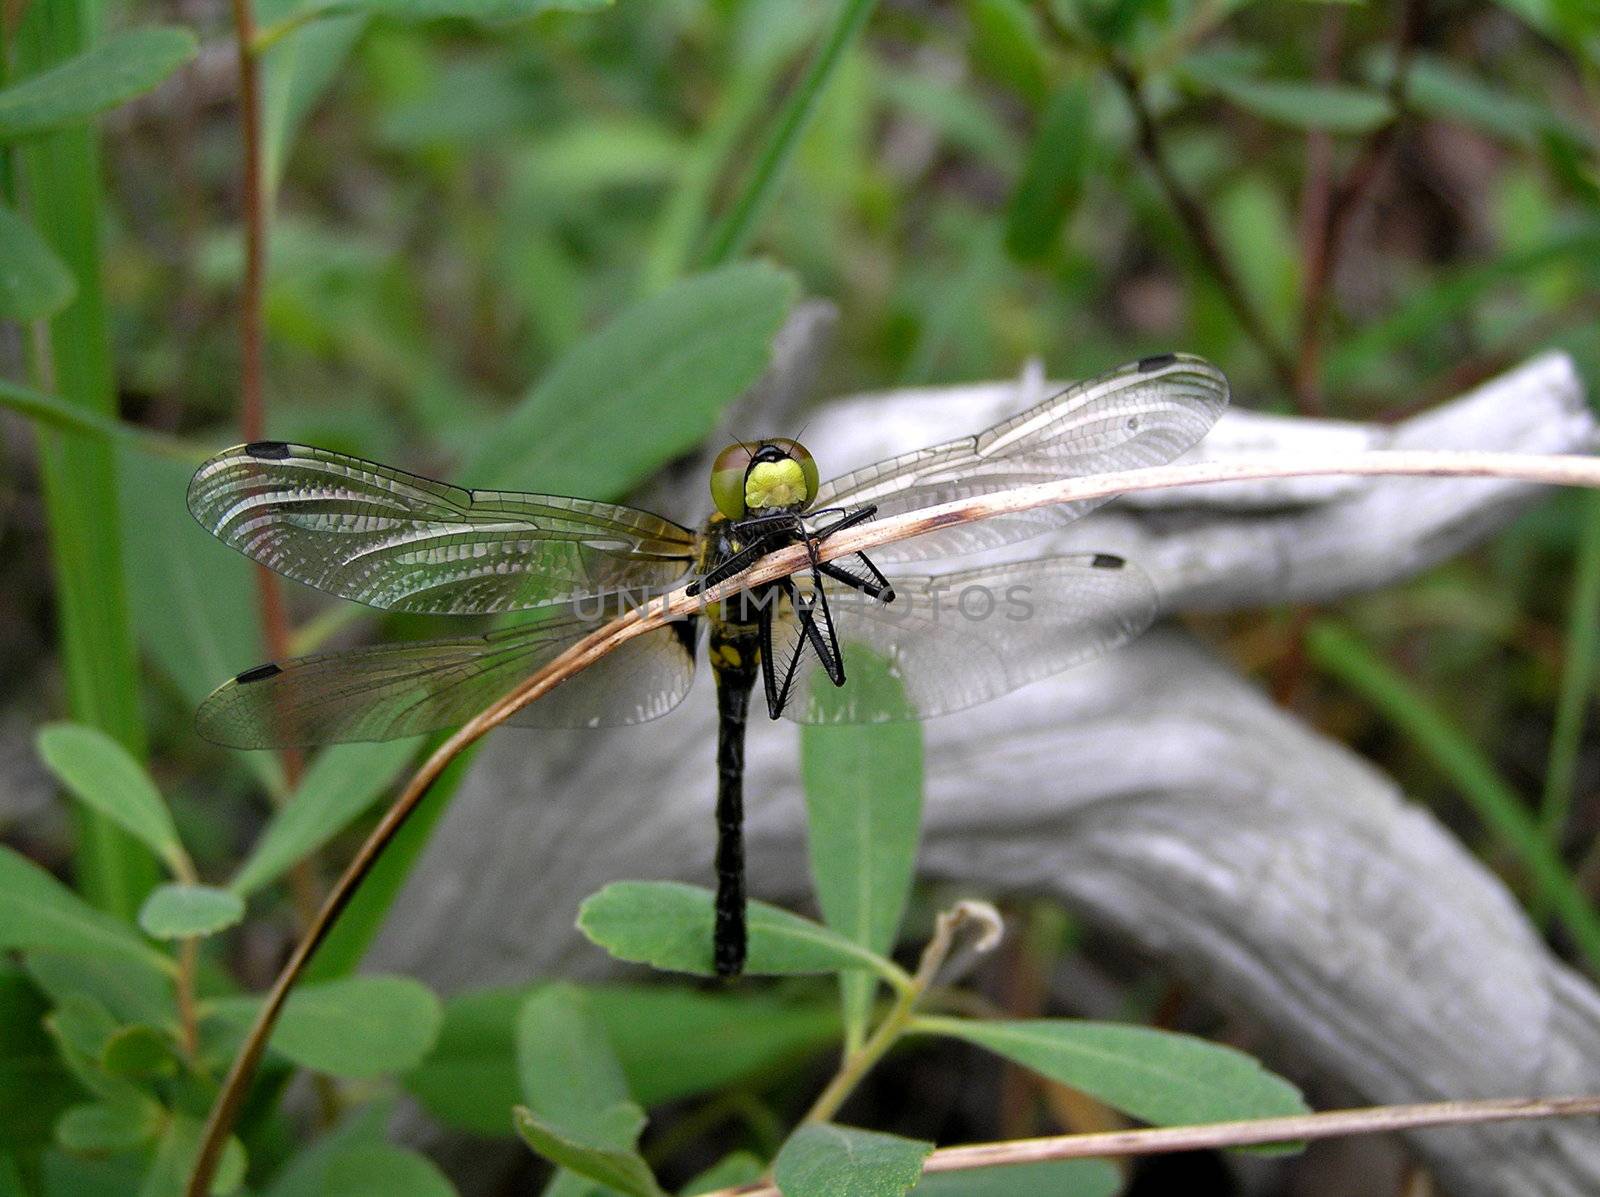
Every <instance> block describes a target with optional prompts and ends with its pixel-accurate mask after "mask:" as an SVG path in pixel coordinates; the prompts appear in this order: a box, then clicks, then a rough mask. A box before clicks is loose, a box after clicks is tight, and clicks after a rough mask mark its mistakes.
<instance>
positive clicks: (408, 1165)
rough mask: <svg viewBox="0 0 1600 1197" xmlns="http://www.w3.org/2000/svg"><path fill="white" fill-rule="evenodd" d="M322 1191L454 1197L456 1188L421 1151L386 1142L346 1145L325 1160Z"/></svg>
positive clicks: (348, 1195)
mask: <svg viewBox="0 0 1600 1197" xmlns="http://www.w3.org/2000/svg"><path fill="white" fill-rule="evenodd" d="M324 1183H325V1185H326V1186H327V1187H326V1188H325V1190H324V1192H327V1193H329V1194H333V1193H337V1194H338V1195H339V1197H455V1192H456V1188H455V1186H454V1185H453V1184H451V1183H450V1181H449V1180H448V1179H447V1178H446V1177H445V1175H444V1173H443V1172H440V1171H439V1168H438V1166H437V1165H436V1164H434V1162H433V1161H432V1160H430V1159H428V1158H427V1157H426V1156H424V1155H419V1154H417V1153H416V1152H414V1151H407V1150H406V1149H405V1148H403V1147H395V1146H392V1145H391V1144H388V1143H364V1144H360V1145H357V1146H355V1147H349V1148H346V1149H345V1150H344V1151H341V1152H339V1153H338V1154H337V1155H335V1156H334V1157H333V1158H332V1159H331V1160H329V1161H328V1171H327V1178H326V1180H325V1181H324Z"/></svg>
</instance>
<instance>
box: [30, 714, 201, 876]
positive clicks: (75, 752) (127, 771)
mask: <svg viewBox="0 0 1600 1197" xmlns="http://www.w3.org/2000/svg"><path fill="white" fill-rule="evenodd" d="M38 745H39V755H40V756H41V757H43V758H44V763H45V764H46V765H48V766H49V767H50V771H51V772H52V773H54V774H55V775H56V777H57V778H59V779H60V781H61V784H62V785H64V786H66V787H67V789H68V790H70V791H71V792H72V794H73V796H74V797H75V798H77V799H78V801H79V802H82V803H83V804H84V805H85V806H89V807H93V808H94V809H95V810H97V811H99V812H100V813H101V814H103V815H105V816H106V818H108V819H110V820H112V821H113V822H115V823H116V824H117V825H118V826H120V827H122V828H123V829H124V830H125V831H127V832H128V833H129V834H130V835H134V836H136V837H138V838H139V839H140V840H142V841H143V842H144V843H146V844H148V845H149V846H150V848H151V849H152V850H153V851H154V852H155V853H156V855H157V856H159V857H161V858H162V860H164V861H165V862H166V863H167V867H168V868H170V869H172V871H173V872H175V873H177V874H178V875H180V876H181V875H183V874H185V873H186V872H188V871H189V858H188V855H187V854H186V853H185V852H184V850H183V845H182V843H181V842H180V841H179V840H178V829H177V828H176V827H174V826H173V824H172V816H171V815H170V814H169V813H168V812H167V804H166V802H165V801H163V800H162V797H161V792H160V791H159V790H157V789H156V785H155V782H153V781H151V780H150V775H149V774H148V773H146V772H145V770H144V766H142V765H141V764H139V762H138V761H136V760H134V759H133V756H132V754H131V753H129V752H128V750H127V749H126V748H124V747H123V746H122V745H121V744H118V743H117V742H116V741H115V740H113V739H112V738H111V737H110V736H108V735H106V734H105V732H103V731H100V730H99V729H98V728H93V727H85V726H84V725H83V724H81V723H52V724H50V725H49V726H48V727H45V728H43V729H42V730H41V731H40V732H39V738H38Z"/></svg>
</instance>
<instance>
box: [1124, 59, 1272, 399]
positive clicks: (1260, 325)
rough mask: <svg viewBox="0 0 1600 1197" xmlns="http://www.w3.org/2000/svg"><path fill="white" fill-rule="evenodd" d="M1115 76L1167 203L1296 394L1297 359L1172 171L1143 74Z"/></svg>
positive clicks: (1226, 297)
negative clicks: (1141, 81)
mask: <svg viewBox="0 0 1600 1197" xmlns="http://www.w3.org/2000/svg"><path fill="white" fill-rule="evenodd" d="M1111 74H1112V75H1113V77H1114V78H1115V79H1116V80H1117V82H1118V83H1119V84H1121V86H1122V90H1123V93H1124V94H1125V95H1126V96H1127V99H1128V106H1129V107H1130V108H1131V109H1132V110H1133V117H1134V121H1135V123H1136V124H1137V126H1138V129H1139V150H1140V152H1141V153H1142V154H1143V155H1144V157H1145V161H1147V162H1148V163H1149V164H1150V169H1151V170H1152V171H1154V172H1155V176H1156V179H1157V181H1158V182H1160V184H1161V189H1162V190H1163V191H1165V192H1166V194H1167V202H1168V203H1170V204H1171V205H1172V207H1173V210H1174V211H1175V212H1176V213H1177V214H1178V219H1179V220H1180V221H1181V222H1182V223H1183V227H1184V229H1185V230H1186V231H1187V232H1188V234H1189V238H1190V240H1192V241H1193V242H1194V245H1195V249H1196V250H1197V251H1198V252H1199V254H1200V261H1201V262H1202V263H1203V264H1204V266H1205V268H1206V269H1207V270H1208V271H1210V273H1211V277H1212V279H1213V280H1214V281H1215V282H1216V284H1217V289H1218V290H1219V291H1221V293H1222V297H1223V299H1224V300H1226V301H1227V304H1228V306H1229V307H1230V308H1232V309H1233V314H1234V317H1235V319H1237V320H1238V321H1239V327H1240V328H1242V329H1244V332H1245V335H1246V336H1247V337H1249V338H1250V340H1251V341H1253V342H1254V343H1255V345H1256V348H1257V349H1258V350H1259V351H1260V352H1261V355H1262V356H1263V357H1264V358H1266V359H1267V365H1268V366H1269V367H1271V369H1272V373H1273V374H1274V375H1275V376H1276V377H1277V379H1278V383H1279V385H1280V386H1282V387H1283V388H1284V390H1285V391H1286V392H1287V393H1288V394H1290V395H1293V394H1294V393H1295V367H1294V362H1293V361H1291V360H1290V358H1289V354H1288V351H1287V350H1286V349H1285V348H1284V347H1283V345H1282V344H1280V343H1279V341H1278V338H1277V337H1276V336H1275V335H1274V334H1273V332H1272V330H1271V329H1269V328H1268V327H1267V323H1266V321H1265V320H1264V319H1262V317H1261V313H1260V312H1258V311H1257V310H1256V307H1255V304H1253V303H1252V302H1251V301H1250V296H1249V294H1248V293H1247V292H1246V291H1245V289H1244V284H1243V282H1242V281H1241V280H1240V278H1239V275H1238V272H1237V271H1235V270H1234V268H1233V263H1231V262H1230V261H1228V255H1227V254H1226V253H1225V252H1224V251H1223V248H1222V241H1221V240H1220V239H1219V238H1218V237H1217V234H1216V231H1215V230H1214V229H1213V228H1212V227H1211V220H1210V218H1209V217H1207V216H1206V213H1205V209H1204V208H1202V207H1201V206H1200V202H1199V201H1198V200H1196V199H1195V198H1194V197H1193V196H1192V195H1190V194H1189V192H1188V191H1187V190H1186V189H1185V188H1184V186H1183V183H1182V182H1181V181H1179V179H1178V175H1177V172H1176V171H1174V170H1173V169H1172V162H1171V160H1170V159H1169V158H1168V157H1167V150H1166V143H1165V141H1164V139H1163V138H1162V135H1161V127H1160V125H1159V124H1158V123H1157V121H1156V118H1155V114H1154V113H1153V112H1151V111H1150V106H1149V105H1148V104H1146V103H1145V101H1144V93H1143V92H1142V91H1141V89H1140V87H1139V79H1138V76H1137V75H1135V74H1134V73H1133V71H1132V69H1131V68H1129V67H1128V66H1126V65H1125V64H1123V63H1113V64H1112V65H1111Z"/></svg>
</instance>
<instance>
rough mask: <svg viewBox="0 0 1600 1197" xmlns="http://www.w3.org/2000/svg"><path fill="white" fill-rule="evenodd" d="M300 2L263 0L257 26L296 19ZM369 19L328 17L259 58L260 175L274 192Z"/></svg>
mask: <svg viewBox="0 0 1600 1197" xmlns="http://www.w3.org/2000/svg"><path fill="white" fill-rule="evenodd" d="M301 7H302V6H301V5H300V4H299V3H298V0H260V2H259V3H258V4H257V6H256V24H257V26H258V27H259V28H261V29H263V30H265V29H270V28H272V27H273V26H275V25H277V24H278V23H279V22H280V21H285V20H287V19H289V18H291V17H292V14H294V13H295V12H296V11H297V10H299V9H300V8H301ZM367 24H368V19H367V18H366V17H365V16H347V17H326V18H324V19H322V20H317V21H312V22H310V23H309V24H307V25H304V26H302V27H301V28H298V29H296V30H294V31H293V32H292V33H288V34H287V35H286V36H284V37H282V38H280V39H279V40H277V41H276V42H275V43H274V44H273V45H272V47H271V48H270V49H268V50H267V51H266V52H265V53H264V54H263V55H262V56H261V141H262V174H263V175H264V176H265V180H266V184H267V188H268V190H269V191H270V192H275V191H276V190H277V188H278V183H279V181H280V180H281V179H282V178H283V171H284V166H285V164H286V163H287V162H288V160H289V154H290V151H291V150H292V149H293V147H294V140H295V138H296V137H298V136H299V134H300V129H301V127H302V126H303V125H304V124H305V121H306V117H308V116H309V115H310V114H311V110H312V109H313V108H314V107H316V103H317V101H318V100H319V99H321V98H322V96H323V95H324V94H325V93H326V92H327V90H328V88H329V87H330V86H332V84H333V82H334V80H335V79H337V78H338V77H339V75H340V73H341V71H342V70H343V69H344V66H345V62H346V60H347V59H348V58H349V57H350V52H351V51H352V50H353V49H355V45H356V42H358V41H359V40H360V39H361V35H362V33H364V32H365V31H366V28H367Z"/></svg>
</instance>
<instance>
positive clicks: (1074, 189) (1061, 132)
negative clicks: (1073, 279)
mask: <svg viewBox="0 0 1600 1197" xmlns="http://www.w3.org/2000/svg"><path fill="white" fill-rule="evenodd" d="M1093 118H1094V108H1093V105H1092V104H1091V103H1090V98H1089V87H1088V84H1087V83H1085V82H1084V81H1082V80H1074V81H1072V82H1071V83H1068V84H1066V85H1065V86H1063V87H1061V88H1060V89H1058V90H1057V91H1056V93H1055V94H1054V95H1053V96H1051V97H1050V102H1049V103H1048V104H1047V105H1046V106H1045V110H1044V114H1043V115H1042V116H1041V117H1040V118H1039V133H1038V136H1037V137H1036V138H1035V139H1034V142H1033V145H1032V147H1031V148H1030V149H1029V151H1028V161H1027V163H1026V165H1024V167H1023V169H1022V177H1021V178H1020V179H1018V180H1017V186H1016V190H1015V191H1013V192H1012V193H1011V201H1010V203H1009V204H1008V205H1007V206H1006V236H1005V241H1006V252H1007V253H1009V254H1010V255H1011V256H1012V257H1013V258H1015V259H1017V260H1018V261H1020V262H1028V261H1033V260H1034V259H1037V258H1040V257H1043V256H1044V254H1045V252H1046V251H1047V250H1049V248H1050V247H1051V245H1053V244H1054V243H1055V240H1056V238H1057V237H1058V236H1059V235H1060V233H1061V229H1062V226H1063V225H1065V224H1066V222H1067V218H1068V217H1070V216H1071V215H1072V211H1073V209H1074V208H1076V207H1077V206H1078V201H1079V200H1080V199H1082V198H1083V186H1084V181H1085V180H1086V179H1087V178H1088V175H1089V166H1090V163H1091V162H1092V161H1093V157H1094V119H1093Z"/></svg>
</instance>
